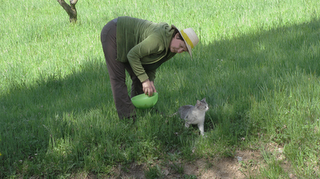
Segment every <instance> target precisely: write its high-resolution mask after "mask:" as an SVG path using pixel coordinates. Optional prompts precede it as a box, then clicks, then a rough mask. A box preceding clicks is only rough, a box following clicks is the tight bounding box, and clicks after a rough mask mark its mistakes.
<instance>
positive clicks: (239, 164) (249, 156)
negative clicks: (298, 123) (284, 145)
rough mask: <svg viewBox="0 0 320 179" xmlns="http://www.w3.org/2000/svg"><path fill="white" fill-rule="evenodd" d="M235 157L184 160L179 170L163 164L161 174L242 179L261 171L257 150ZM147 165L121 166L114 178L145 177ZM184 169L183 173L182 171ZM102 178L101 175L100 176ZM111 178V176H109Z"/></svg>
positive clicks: (167, 175) (170, 176)
mask: <svg viewBox="0 0 320 179" xmlns="http://www.w3.org/2000/svg"><path fill="white" fill-rule="evenodd" d="M235 156H236V157H235V158H222V159H210V160H209V159H199V160H196V161H193V162H190V163H184V162H183V161H179V162H176V163H175V165H179V166H178V167H181V168H182V170H180V172H179V171H177V169H174V168H173V164H172V163H169V164H168V165H167V166H163V165H161V166H160V168H161V172H162V174H161V176H162V177H163V178H168V179H171V178H183V176H185V175H188V176H193V177H196V178H197V179H207V178H216V179H229V178H230V179H231V178H236V179H242V178H248V176H253V175H255V174H256V173H257V172H259V167H258V165H259V163H260V161H261V160H262V157H261V154H260V153H259V152H257V151H249V150H247V151H237V152H236V155H235ZM146 170H148V168H147V166H146V165H144V164H142V165H137V164H132V165H131V166H130V167H127V168H126V169H123V168H121V167H118V168H117V169H116V168H115V170H114V171H115V175H114V177H113V178H124V179H129V178H135V179H145V178H146V177H145V173H144V172H145V171H146ZM181 171H182V173H181ZM99 178H101V177H99ZM109 178H110V176H109Z"/></svg>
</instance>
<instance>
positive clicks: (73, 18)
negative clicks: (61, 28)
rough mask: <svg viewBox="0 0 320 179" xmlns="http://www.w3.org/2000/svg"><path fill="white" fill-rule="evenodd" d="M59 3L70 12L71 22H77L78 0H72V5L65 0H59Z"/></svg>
mask: <svg viewBox="0 0 320 179" xmlns="http://www.w3.org/2000/svg"><path fill="white" fill-rule="evenodd" d="M57 1H58V3H59V4H60V5H61V6H62V7H63V9H64V10H65V11H66V12H67V13H68V15H69V19H70V22H71V23H76V22H77V10H76V4H77V2H78V0H70V5H69V4H67V3H66V2H65V1H64V0H57Z"/></svg>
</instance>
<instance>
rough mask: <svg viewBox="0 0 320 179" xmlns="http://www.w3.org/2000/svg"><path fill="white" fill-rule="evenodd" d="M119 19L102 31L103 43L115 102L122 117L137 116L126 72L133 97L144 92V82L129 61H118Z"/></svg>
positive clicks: (111, 22)
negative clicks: (117, 30) (117, 33)
mask: <svg viewBox="0 0 320 179" xmlns="http://www.w3.org/2000/svg"><path fill="white" fill-rule="evenodd" d="M116 29H117V19H114V20H112V21H110V22H108V23H107V24H106V25H105V26H104V27H103V29H102V31H101V43H102V48H103V52H104V57H105V59H106V62H107V68H108V72H109V78H110V83H111V89H112V94H113V99H114V103H115V105H116V109H117V112H118V116H119V118H120V119H123V118H135V115H136V112H135V107H134V106H133V104H132V102H131V98H130V97H129V95H128V89H127V85H126V73H125V70H127V72H128V73H129V75H130V77H131V80H132V85H131V97H133V96H135V95H138V94H142V93H143V90H142V84H141V82H140V80H139V79H138V77H137V76H136V75H135V74H134V73H133V70H132V68H131V66H130V64H129V63H122V62H119V61H117V60H116V59H117V43H116V42H117V40H116Z"/></svg>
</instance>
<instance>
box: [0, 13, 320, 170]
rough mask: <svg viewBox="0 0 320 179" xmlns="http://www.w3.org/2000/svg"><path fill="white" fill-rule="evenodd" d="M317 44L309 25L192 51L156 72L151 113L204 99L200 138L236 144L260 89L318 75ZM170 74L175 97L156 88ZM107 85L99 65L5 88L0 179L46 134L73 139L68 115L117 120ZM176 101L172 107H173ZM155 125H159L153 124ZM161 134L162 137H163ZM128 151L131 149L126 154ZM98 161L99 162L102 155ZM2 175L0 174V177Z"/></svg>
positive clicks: (317, 31)
mask: <svg viewBox="0 0 320 179" xmlns="http://www.w3.org/2000/svg"><path fill="white" fill-rule="evenodd" d="M319 36H320V22H319V20H316V19H315V20H313V21H311V22H307V23H303V24H297V25H291V26H288V27H280V28H276V29H270V30H263V29H261V30H260V31H258V32H255V33H253V34H245V35H240V32H239V35H238V37H236V38H233V39H221V40H219V41H215V42H212V43H210V44H208V45H204V44H199V45H198V46H197V47H196V48H195V51H194V54H193V61H192V62H190V63H189V62H188V63H186V62H185V59H182V58H188V57H187V56H185V55H176V57H175V58H174V61H169V62H167V64H163V65H162V66H161V68H160V69H159V71H158V73H159V74H161V73H164V74H162V75H160V76H161V77H162V78H161V79H157V80H158V81H159V82H157V86H158V87H159V88H158V89H161V90H162V93H163V95H162V96H160V99H159V102H158V104H157V105H158V106H159V107H160V108H162V109H163V110H167V108H168V107H169V108H178V107H179V106H181V105H186V104H192V105H194V103H195V101H196V99H202V98H203V97H206V98H207V102H208V103H209V105H210V107H211V110H210V111H209V112H208V113H207V114H208V115H207V119H206V129H205V130H206V131H210V130H211V129H212V128H213V126H219V127H218V129H219V130H217V131H216V132H215V135H216V137H217V138H218V137H219V136H227V140H229V141H228V142H227V143H229V144H230V145H232V144H235V143H237V141H238V140H239V138H240V137H243V136H246V135H250V132H251V130H255V129H252V128H253V126H252V125H251V124H250V122H249V121H247V119H248V118H247V116H246V112H247V111H248V110H249V109H250V106H251V105H252V104H251V102H252V98H254V99H255V100H264V96H263V92H264V91H263V90H264V89H267V90H269V91H272V90H275V89H274V88H275V87H274V80H275V78H279V79H280V78H282V77H283V76H284V75H285V74H291V73H295V72H299V73H300V72H303V73H306V74H313V75H316V76H319V75H320V71H319V70H318V69H319V62H318V60H319V59H320V55H319V52H320V44H319ZM101 53H102V52H101ZM175 73H177V74H182V75H183V77H181V78H183V79H181V81H182V82H183V84H182V85H181V86H180V87H179V88H176V89H168V88H165V87H161V86H165V85H164V84H165V83H170V82H171V83H174V81H175V80H176V78H175ZM108 81H109V80H108V75H107V70H106V65H105V63H104V62H101V61H100V60H97V59H93V60H88V61H87V62H86V63H84V64H83V65H82V67H81V70H80V71H77V72H74V73H72V74H70V75H67V76H66V77H62V76H61V74H60V73H59V72H57V73H56V74H45V76H44V77H42V78H40V79H39V80H37V81H35V82H34V84H33V85H31V86H30V85H28V84H23V83H22V84H19V85H17V84H11V85H12V87H11V89H10V90H9V93H8V94H6V95H3V96H1V97H0V105H1V106H0V107H1V112H0V115H1V121H0V126H1V133H0V135H1V136H0V137H1V141H0V142H1V147H0V149H1V150H0V152H2V154H3V155H2V156H1V158H0V164H1V166H2V167H0V169H1V171H5V174H6V175H11V174H13V173H15V172H17V171H18V172H21V170H22V169H21V168H19V161H20V160H21V161H24V160H28V161H30V162H33V160H34V159H33V158H36V155H37V153H38V152H42V153H43V155H45V153H46V151H47V149H48V146H49V145H50V144H49V141H51V140H50V138H52V136H51V135H53V133H54V134H55V135H56V138H64V137H68V136H72V135H78V134H77V132H76V131H75V130H74V129H73V127H72V125H73V124H71V123H70V122H68V121H66V119H69V120H70V121H76V119H74V118H73V117H72V116H73V115H85V114H86V112H88V113H89V112H92V110H99V111H100V113H102V114H105V116H108V117H110V118H114V119H115V120H117V117H116V113H115V112H111V111H112V110H113V111H114V110H115V108H114V105H113V99H112V93H111V90H110V84H109V82H108ZM184 94H187V96H185V95H184ZM172 96H174V98H175V99H173V98H172ZM178 98H180V99H179V102H178V103H175V102H174V101H175V100H176V99H178ZM182 99H183V100H182ZM189 99H190V100H189ZM167 103H170V104H167ZM150 118H151V117H150ZM114 119H106V120H114ZM155 123H158V125H162V124H161V121H160V120H159V121H156V122H155ZM83 124H86V123H83ZM173 124H174V125H175V124H176V123H173ZM70 126H71V127H70ZM115 126H116V125H115ZM55 127H57V128H56V129H55ZM163 127H164V126H161V129H163V130H166V128H163ZM260 127H261V126H260ZM48 128H49V129H48ZM93 128H94V127H93ZM258 128H259V126H258ZM156 129H157V126H154V127H153V128H150V129H147V130H146V131H150V132H153V133H154V134H153V135H154V136H152V137H155V136H156V135H159V136H161V137H158V138H157V140H158V142H160V144H162V145H168V144H169V145H174V142H176V140H181V139H174V140H173V141H169V142H168V141H167V139H168V136H167V135H166V133H163V132H162V131H161V130H160V129H159V130H156ZM51 130H55V131H54V132H53V131H51ZM79 130H80V133H81V129H79ZM84 130H85V129H84ZM100 130H101V128H100ZM172 130H173V129H172ZM97 131H98V132H97V133H90V134H88V135H92V136H91V137H92V138H95V137H96V135H101V133H102V134H105V132H103V131H99V130H97ZM115 134H117V133H115ZM119 134H120V133H119ZM144 135H145V134H144ZM172 135H173V134H170V136H169V137H172ZM126 136H127V137H128V135H126ZM169 139H170V138H169ZM87 140H90V139H89V138H88V139H87ZM119 140H120V139H119ZM122 140H124V141H122ZM126 140H129V139H125V138H124V139H121V140H120V142H119V143H116V142H114V143H112V144H110V145H116V146H117V145H119V146H122V145H123V143H125V142H126ZM148 140H149V139H148ZM130 141H131V142H129V143H131V144H130V145H132V146H134V144H132V143H134V141H136V139H130ZM230 141H231V142H230ZM51 142H52V141H51ZM148 142H150V141H145V142H144V143H141V144H145V145H146V146H144V147H145V148H147V147H148V146H152V147H154V145H157V144H153V143H152V142H151V144H150V143H148ZM3 144H4V145H3ZM52 145H54V144H52ZM95 145H97V144H95ZM102 145H103V144H102ZM108 145H109V144H108ZM132 146H131V147H132ZM127 148H128V149H130V146H127ZM84 149H85V148H84ZM89 150H90V149H89ZM98 151H99V152H102V151H104V150H103V149H101V151H100V150H98ZM109 152H111V153H112V151H109ZM149 152H151V153H152V151H149ZM101 155H104V154H103V152H102V153H101ZM78 157H79V156H78ZM108 157H110V156H108ZM108 157H105V158H104V160H107V159H108V160H109V159H110V160H114V161H120V162H121V160H122V159H123V158H121V159H116V158H112V159H111V158H108ZM134 157H139V156H138V155H134V156H133V158H132V159H133V160H134ZM102 158H103V157H102ZM83 160H84V159H83ZM83 160H82V161H83ZM123 160H124V159H123ZM73 162H76V161H73ZM40 163H41V162H40ZM101 163H103V162H101ZM80 167H81V166H80ZM71 168H72V167H71ZM65 170H66V171H68V169H65ZM5 174H4V173H1V175H2V176H3V175H5ZM1 175H0V176H1Z"/></svg>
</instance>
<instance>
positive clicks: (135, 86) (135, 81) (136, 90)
mask: <svg viewBox="0 0 320 179" xmlns="http://www.w3.org/2000/svg"><path fill="white" fill-rule="evenodd" d="M125 68H126V70H127V72H128V73H129V75H130V77H131V80H132V84H131V98H132V97H134V96H136V95H139V94H142V93H143V89H142V83H141V82H140V80H139V78H138V77H137V75H135V74H134V72H133V70H132V68H131V66H130V64H129V63H126V64H125Z"/></svg>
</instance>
